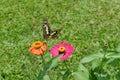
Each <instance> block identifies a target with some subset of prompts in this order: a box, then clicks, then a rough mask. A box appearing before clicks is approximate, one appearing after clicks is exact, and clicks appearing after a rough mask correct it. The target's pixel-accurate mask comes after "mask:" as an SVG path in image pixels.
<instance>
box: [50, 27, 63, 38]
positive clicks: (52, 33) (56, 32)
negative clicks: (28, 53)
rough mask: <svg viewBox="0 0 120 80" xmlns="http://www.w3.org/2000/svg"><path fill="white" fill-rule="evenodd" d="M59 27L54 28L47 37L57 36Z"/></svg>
mask: <svg viewBox="0 0 120 80" xmlns="http://www.w3.org/2000/svg"><path fill="white" fill-rule="evenodd" d="M60 31H61V29H57V30H54V31H52V32H51V33H50V35H49V38H57V35H58V33H60Z"/></svg>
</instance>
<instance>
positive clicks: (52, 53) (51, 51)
mask: <svg viewBox="0 0 120 80" xmlns="http://www.w3.org/2000/svg"><path fill="white" fill-rule="evenodd" d="M50 53H51V55H52V56H57V55H58V54H59V52H58V47H53V48H51V50H50Z"/></svg>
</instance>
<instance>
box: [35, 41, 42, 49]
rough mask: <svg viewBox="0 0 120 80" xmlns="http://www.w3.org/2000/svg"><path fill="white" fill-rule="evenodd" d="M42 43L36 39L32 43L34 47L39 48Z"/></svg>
mask: <svg viewBox="0 0 120 80" xmlns="http://www.w3.org/2000/svg"><path fill="white" fill-rule="evenodd" d="M42 45H43V43H42V42H40V41H36V42H34V43H33V47H34V48H40V47H41V46H42Z"/></svg>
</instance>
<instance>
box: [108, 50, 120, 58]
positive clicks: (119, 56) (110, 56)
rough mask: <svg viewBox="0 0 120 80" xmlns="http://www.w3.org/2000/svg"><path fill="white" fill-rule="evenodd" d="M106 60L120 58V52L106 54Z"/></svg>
mask: <svg viewBox="0 0 120 80" xmlns="http://www.w3.org/2000/svg"><path fill="white" fill-rule="evenodd" d="M106 58H120V52H117V51H111V52H108V53H107V54H106Z"/></svg>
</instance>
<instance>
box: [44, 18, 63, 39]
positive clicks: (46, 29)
mask: <svg viewBox="0 0 120 80" xmlns="http://www.w3.org/2000/svg"><path fill="white" fill-rule="evenodd" d="M60 31H61V29H57V30H54V31H52V30H51V28H50V26H49V24H48V20H47V19H44V20H43V38H44V39H48V38H57V34H58V33H59V32H60Z"/></svg>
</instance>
